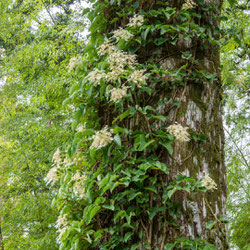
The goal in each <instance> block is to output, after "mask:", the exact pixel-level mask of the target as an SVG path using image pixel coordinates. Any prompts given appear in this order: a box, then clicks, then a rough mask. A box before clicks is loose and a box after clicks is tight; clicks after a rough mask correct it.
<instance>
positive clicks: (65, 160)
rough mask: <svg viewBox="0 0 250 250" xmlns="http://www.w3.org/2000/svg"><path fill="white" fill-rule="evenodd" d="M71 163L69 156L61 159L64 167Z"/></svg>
mask: <svg viewBox="0 0 250 250" xmlns="http://www.w3.org/2000/svg"><path fill="white" fill-rule="evenodd" d="M72 164H73V162H72V160H71V159H70V158H69V157H66V158H64V160H63V165H64V167H68V166H71V165H72Z"/></svg>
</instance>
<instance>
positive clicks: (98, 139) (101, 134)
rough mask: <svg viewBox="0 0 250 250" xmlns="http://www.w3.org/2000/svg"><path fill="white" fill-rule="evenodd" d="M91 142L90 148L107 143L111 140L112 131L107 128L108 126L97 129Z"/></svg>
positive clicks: (103, 145) (99, 146) (100, 146)
mask: <svg viewBox="0 0 250 250" xmlns="http://www.w3.org/2000/svg"><path fill="white" fill-rule="evenodd" d="M93 139H94V140H93V143H92V145H91V148H97V149H99V148H102V147H105V146H106V145H108V144H109V143H110V142H112V141H113V137H112V133H111V131H109V130H108V127H107V126H106V127H104V128H103V129H102V130H100V131H98V132H97V133H96V134H95V135H94V136H93Z"/></svg>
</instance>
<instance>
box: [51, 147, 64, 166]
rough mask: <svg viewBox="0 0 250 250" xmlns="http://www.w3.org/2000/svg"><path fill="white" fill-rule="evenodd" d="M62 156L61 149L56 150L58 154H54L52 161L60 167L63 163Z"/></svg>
mask: <svg viewBox="0 0 250 250" xmlns="http://www.w3.org/2000/svg"><path fill="white" fill-rule="evenodd" d="M60 154H61V151H60V149H59V148H58V149H57V150H56V152H55V153H54V155H53V158H52V161H53V162H54V163H56V164H57V165H60V164H61V163H62V159H61V156H60Z"/></svg>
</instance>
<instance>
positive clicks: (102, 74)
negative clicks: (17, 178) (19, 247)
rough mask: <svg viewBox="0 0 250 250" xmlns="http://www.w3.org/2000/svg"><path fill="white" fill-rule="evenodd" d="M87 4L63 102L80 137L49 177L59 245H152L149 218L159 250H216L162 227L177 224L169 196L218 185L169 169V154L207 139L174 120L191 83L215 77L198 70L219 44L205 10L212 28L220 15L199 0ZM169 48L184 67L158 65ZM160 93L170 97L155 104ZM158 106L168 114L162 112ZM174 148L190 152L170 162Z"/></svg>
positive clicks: (209, 225)
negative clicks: (203, 52)
mask: <svg viewBox="0 0 250 250" xmlns="http://www.w3.org/2000/svg"><path fill="white" fill-rule="evenodd" d="M92 2H93V7H92V9H86V11H85V13H84V14H86V15H87V16H88V18H89V20H90V23H91V25H90V29H89V31H90V35H89V44H88V45H87V47H86V48H85V50H84V52H83V53H82V57H79V58H72V60H71V62H70V64H69V69H70V71H71V73H72V75H74V77H75V79H76V80H77V81H76V84H74V85H73V86H72V88H71V90H70V97H69V98H68V99H66V100H65V101H64V105H73V106H74V108H75V110H76V112H75V115H74V121H73V123H72V128H73V129H74V130H75V131H76V132H75V135H74V138H73V139H72V143H71V145H70V146H69V147H68V148H67V150H65V147H64V146H62V147H61V149H58V150H57V152H56V153H55V155H54V157H53V161H54V165H55V166H54V167H53V168H52V169H51V171H50V172H49V173H48V176H47V180H48V182H52V184H55V183H56V182H59V183H60V186H59V190H58V193H57V196H56V198H55V199H54V201H53V203H54V204H55V205H57V206H58V208H59V210H60V214H61V215H60V217H59V218H58V221H57V227H58V231H59V236H58V242H59V243H60V247H61V249H92V248H96V249H139V248H140V247H143V249H155V247H156V245H155V244H156V242H155V241H154V240H153V234H154V230H153V222H154V221H157V222H158V223H160V225H161V228H162V237H161V239H160V244H158V246H159V249H180V247H183V248H185V249H216V248H215V247H213V246H212V245H211V244H209V243H206V242H205V241H204V240H202V239H195V240H191V239H188V238H178V239H176V238H173V237H168V235H167V228H168V227H178V224H177V222H176V218H178V217H179V209H178V207H179V206H178V203H177V202H176V201H175V200H174V199H173V197H174V196H175V194H176V193H177V192H185V193H188V194H189V195H190V196H192V195H193V194H197V193H205V192H212V191H213V190H215V189H216V188H217V184H216V183H215V182H214V181H213V180H212V179H211V178H210V177H209V176H208V174H206V175H204V176H203V177H202V178H200V179H195V178H192V177H189V176H186V175H185V174H183V173H181V172H173V171H171V166H169V165H167V164H166V160H165V158H166V157H167V158H171V159H172V161H173V164H175V165H182V164H183V163H184V162H185V161H186V160H187V159H188V158H190V157H191V156H192V153H193V152H194V149H195V147H197V145H201V144H202V143H204V141H206V135H204V134H202V133H197V132H195V131H192V130H191V129H190V128H189V127H185V126H184V125H183V124H180V123H177V122H176V116H177V113H178V112H179V109H180V106H181V105H182V102H183V99H184V96H185V92H186V89H187V86H188V84H189V83H190V82H192V83H195V82H199V81H217V80H218V77H219V75H217V74H216V73H214V72H207V71H205V70H204V69H202V68H199V67H198V66H197V64H198V60H199V57H198V56H197V48H198V47H199V49H201V48H202V49H206V47H208V46H215V47H218V46H219V41H218V39H219V36H218V34H219V29H218V28H216V26H212V25H208V24H207V23H206V22H205V21H204V20H206V18H207V17H206V14H205V13H209V16H210V17H209V18H210V21H211V23H213V22H214V21H215V18H218V15H217V14H216V10H217V6H215V5H213V4H212V3H211V4H210V5H209V6H208V5H206V4H204V1H203V0H198V1H195V2H194V1H186V2H185V3H184V2H183V3H182V4H180V5H179V6H177V7H171V5H170V3H169V2H168V1H157V3H154V7H153V5H152V6H148V5H147V4H146V3H145V2H146V1H138V0H137V1H132V0H130V1H121V0H111V1H107V0H105V1H97V2H95V1H92ZM149 2H150V1H149ZM144 4H145V6H144ZM152 7H153V8H152ZM166 43H168V44H169V46H172V48H173V53H172V54H171V55H178V56H179V57H180V58H181V60H182V62H183V63H182V64H181V66H180V67H179V68H177V69H171V67H168V69H166V68H165V67H163V66H162V63H161V62H163V61H164V59H166V58H167V57H169V56H171V55H169V54H167V55H166V54H164V53H162V48H163V45H164V46H165V45H166ZM179 43H183V44H184V45H183V46H182V49H179V46H178V44H179ZM149 47H151V48H152V50H148V48H149ZM148 51H150V54H148ZM162 91H167V92H169V97H168V98H165V99H160V100H157V95H158V94H159V93H160V92H162ZM177 92H178V93H179V92H180V95H179V96H178V98H177ZM162 106H164V107H167V112H165V113H166V114H168V115H167V116H165V115H164V116H163V115H159V113H160V112H159V110H160V109H161V107H162ZM176 143H179V144H180V145H183V146H187V145H189V147H190V148H193V150H191V153H190V154H189V155H187V156H186V157H185V158H183V159H175V158H174V157H173V150H174V149H173V145H174V144H176ZM216 223H222V221H221V220H220V219H219V218H215V221H207V230H209V229H211V228H212V227H213V226H214V225H215V224H216Z"/></svg>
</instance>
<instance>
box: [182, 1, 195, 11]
mask: <svg viewBox="0 0 250 250" xmlns="http://www.w3.org/2000/svg"><path fill="white" fill-rule="evenodd" d="M195 6H196V3H195V2H194V1H193V0H186V2H185V3H184V4H183V5H182V9H186V10H188V9H193V8H194V7H195Z"/></svg>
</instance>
